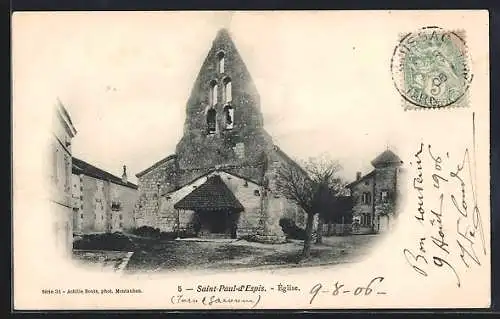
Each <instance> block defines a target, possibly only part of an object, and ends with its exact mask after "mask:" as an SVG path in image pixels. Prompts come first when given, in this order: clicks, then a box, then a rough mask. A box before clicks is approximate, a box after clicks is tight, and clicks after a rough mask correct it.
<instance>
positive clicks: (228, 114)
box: [224, 104, 234, 130]
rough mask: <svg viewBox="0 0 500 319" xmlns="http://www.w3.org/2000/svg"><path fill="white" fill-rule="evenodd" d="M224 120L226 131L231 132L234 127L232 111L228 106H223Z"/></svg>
mask: <svg viewBox="0 0 500 319" xmlns="http://www.w3.org/2000/svg"><path fill="white" fill-rule="evenodd" d="M224 119H225V123H226V130H232V129H233V127H234V109H233V107H232V106H231V105H230V104H227V105H226V106H224Z"/></svg>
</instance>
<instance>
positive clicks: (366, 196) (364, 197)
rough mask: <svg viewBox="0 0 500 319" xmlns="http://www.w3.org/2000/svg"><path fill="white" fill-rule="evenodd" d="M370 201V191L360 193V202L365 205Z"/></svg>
mask: <svg viewBox="0 0 500 319" xmlns="http://www.w3.org/2000/svg"><path fill="white" fill-rule="evenodd" d="M371 202H372V194H371V193H369V192H365V193H363V195H361V203H363V204H365V205H369V204H370V203H371Z"/></svg>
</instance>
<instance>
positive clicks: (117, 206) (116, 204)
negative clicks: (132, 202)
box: [111, 201, 121, 211]
mask: <svg viewBox="0 0 500 319" xmlns="http://www.w3.org/2000/svg"><path fill="white" fill-rule="evenodd" d="M120 209H121V204H120V202H116V201H113V202H111V210H114V211H117V210H120Z"/></svg>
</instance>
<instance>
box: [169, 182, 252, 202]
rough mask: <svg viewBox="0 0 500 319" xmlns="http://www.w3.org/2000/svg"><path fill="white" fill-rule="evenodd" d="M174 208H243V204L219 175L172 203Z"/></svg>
mask: <svg viewBox="0 0 500 319" xmlns="http://www.w3.org/2000/svg"><path fill="white" fill-rule="evenodd" d="M174 208H175V209H189V210H218V209H236V210H240V211H241V210H243V209H244V208H243V205H242V204H241V203H240V202H239V201H238V199H237V198H236V197H235V196H234V194H233V192H231V190H230V189H229V188H228V187H227V185H226V184H225V183H224V181H223V180H222V179H221V178H220V176H219V175H214V176H211V177H209V178H208V179H207V181H206V182H205V183H204V184H202V185H201V186H199V187H198V188H196V189H195V190H194V191H192V192H191V193H189V194H188V195H187V196H185V197H184V198H182V199H181V200H180V201H178V202H177V203H176V204H175V205H174Z"/></svg>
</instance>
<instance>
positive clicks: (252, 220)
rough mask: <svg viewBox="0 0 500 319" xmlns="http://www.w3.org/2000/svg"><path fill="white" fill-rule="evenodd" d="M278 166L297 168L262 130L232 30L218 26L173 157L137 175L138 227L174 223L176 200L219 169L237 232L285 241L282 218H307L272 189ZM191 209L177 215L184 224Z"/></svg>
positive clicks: (252, 88) (255, 97)
mask: <svg viewBox="0 0 500 319" xmlns="http://www.w3.org/2000/svg"><path fill="white" fill-rule="evenodd" d="M279 165H294V166H296V167H297V169H299V170H301V168H300V167H298V165H296V164H295V163H294V162H293V161H292V160H291V159H290V158H289V157H288V156H286V154H284V153H283V152H282V151H281V150H280V149H279V148H278V147H277V146H275V145H274V144H273V141H272V138H271V137H270V135H269V134H268V133H267V132H266V131H265V129H264V119H263V116H262V113H261V107H260V97H259V94H258V92H257V88H256V87H255V84H254V83H253V81H252V78H251V76H250V73H249V72H248V70H247V68H246V66H245V63H244V62H243V60H242V58H241V56H240V55H239V53H238V51H237V49H236V47H235V45H234V43H233V41H232V40H231V38H230V35H229V32H228V31H227V30H225V29H223V30H220V31H219V32H218V34H217V36H216V38H215V40H214V41H213V43H212V47H211V49H210V51H209V53H208V55H207V57H206V59H205V61H204V62H203V64H202V66H201V69H200V71H199V74H198V76H197V78H196V80H195V82H194V85H193V89H192V91H191V95H190V97H189V98H188V101H187V105H186V119H185V122H184V132H183V136H182V138H181V140H180V141H179V142H178V144H177V146H176V152H175V154H173V155H170V156H168V157H166V158H165V159H163V160H160V161H159V162H157V163H156V164H154V165H152V166H151V167H150V168H148V169H146V170H144V171H143V172H141V173H139V174H137V177H138V180H139V181H138V187H139V200H138V203H137V207H136V222H137V226H141V225H148V226H152V227H158V228H160V229H162V230H164V231H169V230H172V229H173V228H174V226H175V225H177V224H178V223H179V219H180V214H181V213H179V212H176V211H175V210H174V209H173V204H175V203H176V202H177V201H178V200H180V199H182V197H184V196H186V195H187V194H189V192H190V191H192V190H193V189H194V188H195V187H196V186H199V185H200V183H203V182H204V181H205V180H206V178H207V177H208V176H210V175H211V174H219V175H221V176H222V177H223V178H222V179H223V181H224V183H226V185H227V186H228V187H229V188H230V189H231V191H232V192H233V194H234V195H235V196H236V197H237V199H238V200H239V201H240V202H241V204H242V205H243V206H244V208H245V209H244V211H243V212H241V213H240V216H239V222H238V223H239V224H238V231H237V233H238V236H244V235H255V236H256V237H258V238H259V239H260V240H261V241H263V242H282V241H284V238H285V237H284V234H283V232H282V230H281V227H280V226H279V220H280V218H283V217H285V216H287V217H290V218H294V219H295V220H296V221H297V222H298V223H299V224H300V223H304V221H305V217H304V212H303V211H301V210H300V209H298V208H297V207H296V206H295V205H294V204H293V203H292V202H290V201H288V200H286V199H284V198H282V197H281V196H280V195H279V194H278V193H277V192H276V189H275V187H274V183H273V180H274V179H275V178H276V169H277V167H278V166H279ZM190 214H192V212H191V213H188V212H185V211H183V212H182V215H183V216H184V217H183V218H184V221H185V222H184V223H183V225H184V226H183V227H187V225H188V224H189V223H190V218H189V217H188V216H190Z"/></svg>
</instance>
